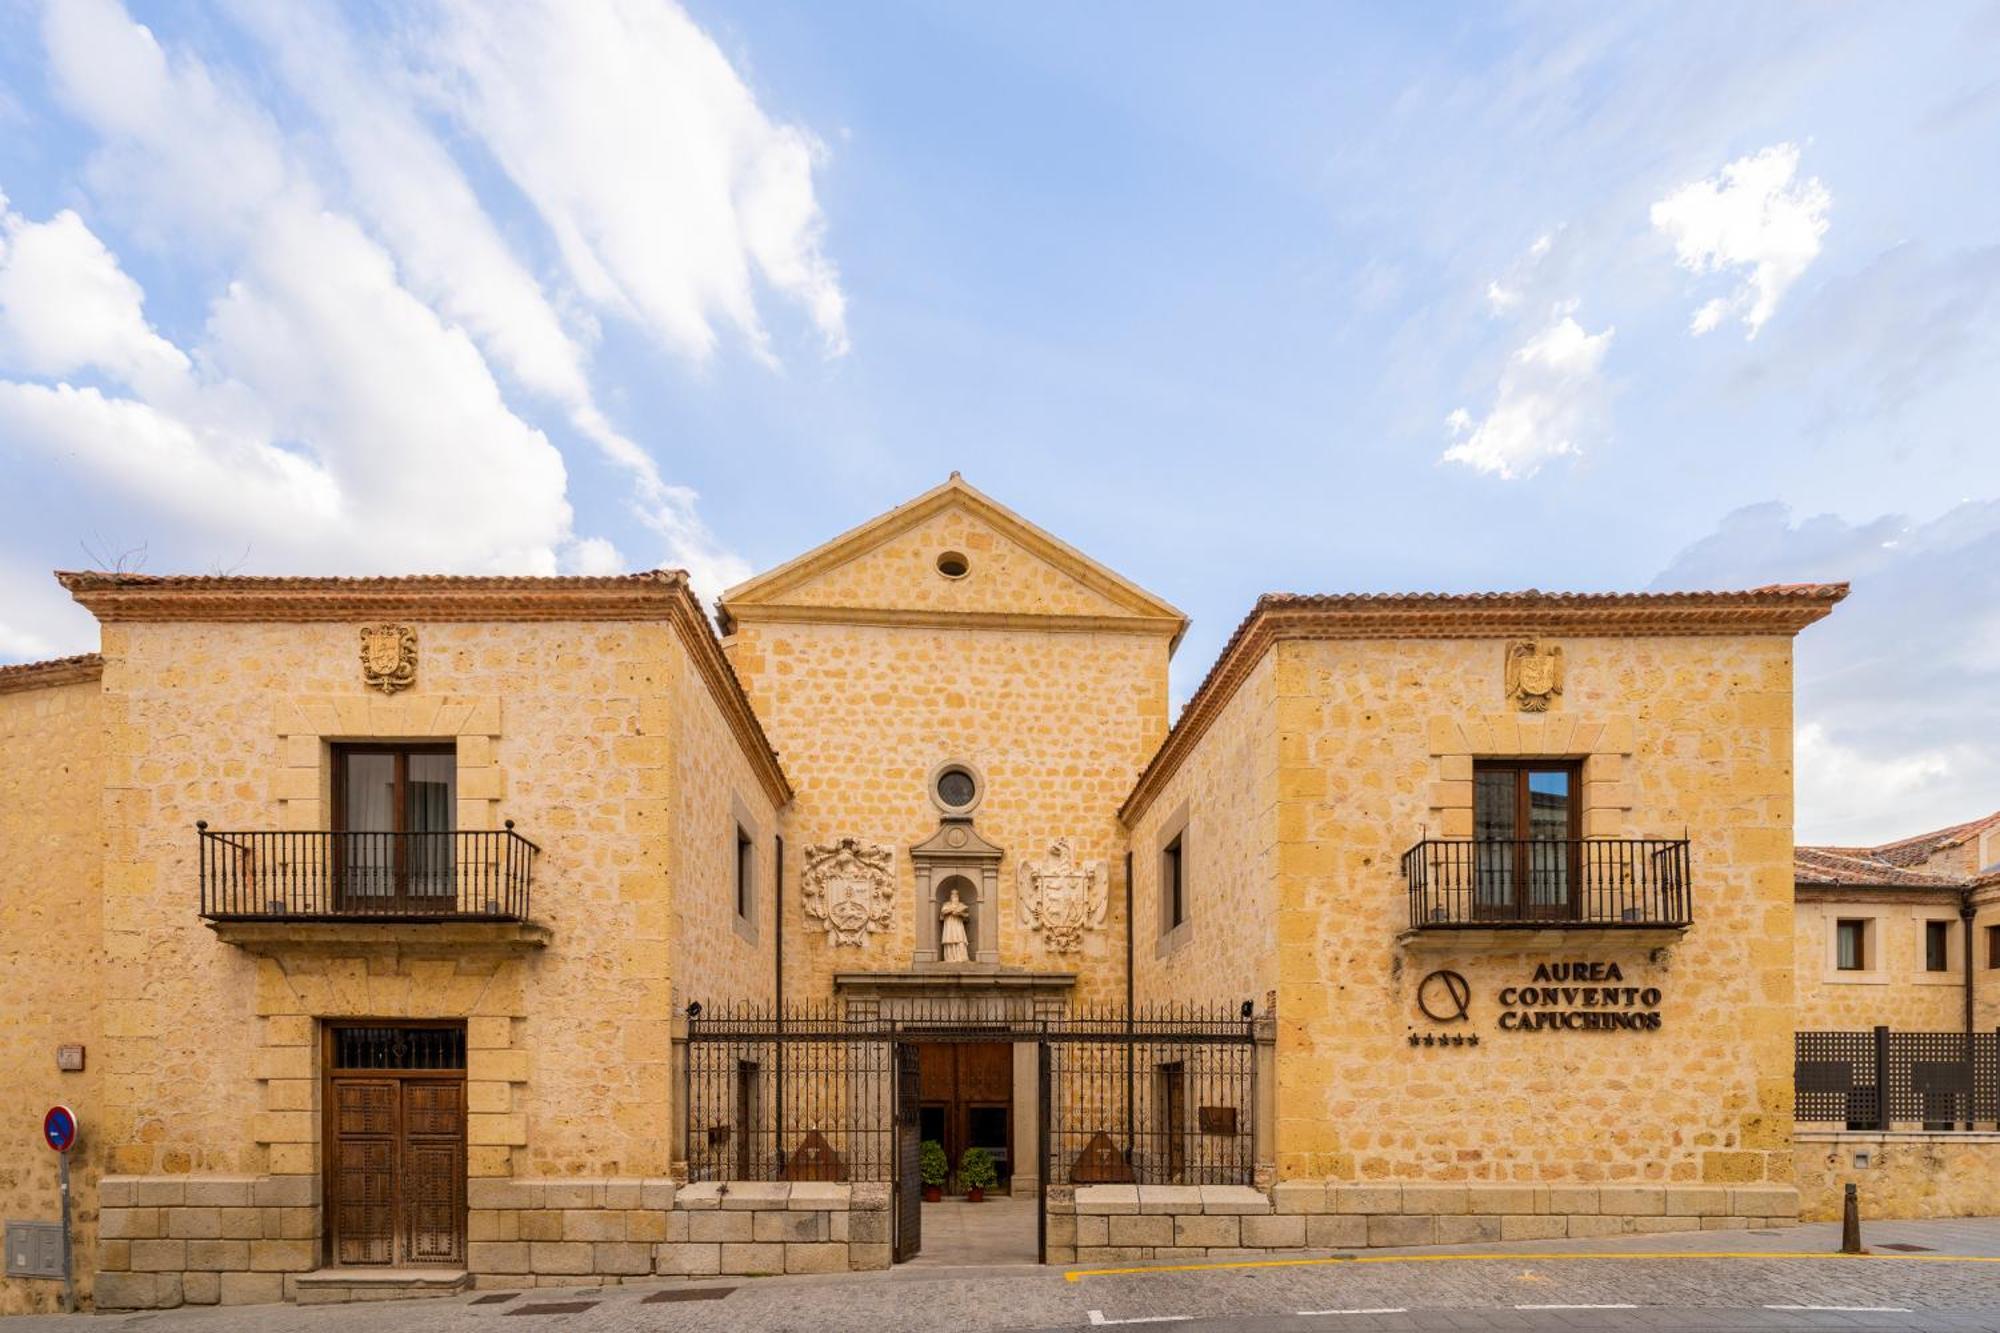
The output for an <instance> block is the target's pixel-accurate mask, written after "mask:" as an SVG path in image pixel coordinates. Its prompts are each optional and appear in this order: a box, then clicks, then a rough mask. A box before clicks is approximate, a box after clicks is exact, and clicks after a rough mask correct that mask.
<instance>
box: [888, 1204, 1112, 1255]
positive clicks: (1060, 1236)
mask: <svg viewBox="0 0 2000 1333" xmlns="http://www.w3.org/2000/svg"><path fill="white" fill-rule="evenodd" d="M851 1230H852V1228H851V1227H850V1231H851ZM852 1238H853V1237H852V1236H851V1235H850V1236H849V1239H850V1240H851V1239H852ZM1048 1243H1049V1248H1050V1249H1051V1250H1053V1249H1056V1248H1057V1247H1061V1248H1063V1249H1070V1250H1073V1249H1075V1248H1076V1214H1075V1213H1051V1214H1049V1223H1048Z"/></svg>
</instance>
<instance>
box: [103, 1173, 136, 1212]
mask: <svg viewBox="0 0 2000 1333" xmlns="http://www.w3.org/2000/svg"><path fill="white" fill-rule="evenodd" d="M137 1181H138V1177H137V1176H105V1177H103V1178H102V1179H100V1180H99V1181H98V1182H97V1206H98V1207H99V1208H130V1207H131V1206H132V1195H133V1193H134V1190H133V1186H134V1185H135V1184H136V1183H137Z"/></svg>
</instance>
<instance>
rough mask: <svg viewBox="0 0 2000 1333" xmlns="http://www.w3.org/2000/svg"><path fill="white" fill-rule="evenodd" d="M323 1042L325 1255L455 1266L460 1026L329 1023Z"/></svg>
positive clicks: (362, 1261)
mask: <svg viewBox="0 0 2000 1333" xmlns="http://www.w3.org/2000/svg"><path fill="white" fill-rule="evenodd" d="M327 1048H328V1049H327V1064H328V1069H327V1091H326V1099H325V1102H324V1105H325V1106H326V1108H327V1127H326V1128H327V1134H326V1139H327V1143H326V1151H327V1221H328V1232H329V1239H330V1242H331V1243H330V1245H329V1249H330V1256H329V1257H330V1258H331V1259H332V1261H333V1262H334V1263H336V1264H340V1265H353V1266H377V1267H403V1266H406V1265H418V1264H438V1265H447V1266H452V1267H457V1266H462V1265H463V1264H464V1262H465V1074H464V1067H465V1057H464V1050H465V1043H464V1032H463V1030H462V1029H458V1030H451V1029H437V1028H425V1029H403V1028H392V1027H381V1026H374V1027H368V1028H361V1027H351V1028H348V1027H339V1028H332V1029H329V1032H328V1040H327ZM452 1065H455V1066H457V1067H456V1068H455V1069H454V1068H449V1067H448V1066H452Z"/></svg>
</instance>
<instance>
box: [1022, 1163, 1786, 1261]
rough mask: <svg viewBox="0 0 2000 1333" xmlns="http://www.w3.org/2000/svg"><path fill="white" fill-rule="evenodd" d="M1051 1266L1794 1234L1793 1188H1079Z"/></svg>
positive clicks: (1054, 1202)
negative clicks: (1782, 1229)
mask: <svg viewBox="0 0 2000 1333" xmlns="http://www.w3.org/2000/svg"><path fill="white" fill-rule="evenodd" d="M1048 1211H1049V1217H1048V1237H1049V1256H1048V1257H1049V1262H1050V1263H1052V1264H1102V1263H1118V1262H1124V1261H1128V1260H1135V1259H1163V1260H1165V1259H1221V1258H1244V1257H1250V1258H1255V1257H1257V1256H1259V1255H1263V1254H1269V1253H1271V1252H1273V1251H1287V1250H1298V1251H1303V1250H1349V1249H1363V1248H1367V1247H1370V1246H1400V1245H1467V1244H1480V1243H1483V1242H1487V1241H1503V1240H1550V1239H1558V1238H1570V1237H1577V1238H1586V1237H1594V1236H1617V1235H1626V1234H1632V1233H1638V1232H1648V1231H1702V1230H1718V1229H1723V1228H1735V1227H1767V1226H1790V1225H1793V1224H1794V1223H1796V1222H1797V1221H1798V1216H1799V1195H1798V1191H1797V1190H1795V1189H1793V1188H1791V1187H1790V1186H1783V1185H1728V1186H1725V1185H1476V1184H1473V1185H1431V1184H1409V1185H1345V1184H1335V1185H1328V1184H1324V1183H1320V1182H1316V1181H1284V1182H1281V1183H1280V1184H1278V1185H1275V1186H1273V1187H1272V1188H1271V1189H1270V1190H1269V1191H1265V1190H1260V1189H1253V1188H1251V1187H1250V1186H1247V1185H1077V1186H1061V1185H1053V1186H1050V1187H1049V1203H1048Z"/></svg>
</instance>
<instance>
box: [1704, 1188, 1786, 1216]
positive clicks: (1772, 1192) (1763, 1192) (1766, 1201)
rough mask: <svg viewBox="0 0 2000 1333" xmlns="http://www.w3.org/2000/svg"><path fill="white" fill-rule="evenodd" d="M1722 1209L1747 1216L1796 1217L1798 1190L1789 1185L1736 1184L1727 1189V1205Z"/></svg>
mask: <svg viewBox="0 0 2000 1333" xmlns="http://www.w3.org/2000/svg"><path fill="white" fill-rule="evenodd" d="M1722 1211H1725V1212H1730V1213H1736V1214H1739V1215H1742V1216H1747V1217H1783V1218H1787V1219H1791V1218H1796V1217H1797V1216H1798V1215H1799V1192H1798V1190H1797V1189H1796V1188H1794V1187H1793V1186H1790V1185H1737V1186H1734V1187H1732V1188H1731V1189H1730V1191H1729V1207H1728V1208H1727V1209H1724V1210H1722Z"/></svg>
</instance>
